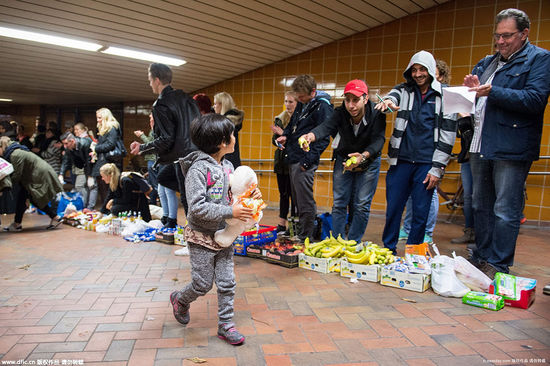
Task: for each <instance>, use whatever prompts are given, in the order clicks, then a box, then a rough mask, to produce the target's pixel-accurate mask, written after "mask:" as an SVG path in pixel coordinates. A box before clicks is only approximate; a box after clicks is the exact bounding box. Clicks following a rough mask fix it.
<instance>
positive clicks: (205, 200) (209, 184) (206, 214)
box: [179, 151, 233, 236]
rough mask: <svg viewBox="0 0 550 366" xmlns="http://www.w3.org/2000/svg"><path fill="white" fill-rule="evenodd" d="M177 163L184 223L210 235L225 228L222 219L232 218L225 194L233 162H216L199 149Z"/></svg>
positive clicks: (227, 189)
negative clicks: (182, 186) (184, 204)
mask: <svg viewBox="0 0 550 366" xmlns="http://www.w3.org/2000/svg"><path fill="white" fill-rule="evenodd" d="M179 163H180V166H181V169H182V172H183V175H184V177H185V192H186V197H187V204H188V205H189V209H188V212H186V214H187V222H188V225H189V227H190V228H191V229H193V230H195V231H198V232H201V233H204V234H207V235H212V236H213V235H214V233H215V232H216V231H217V230H220V229H223V228H224V227H225V219H230V218H232V217H233V208H232V207H231V201H230V198H229V194H228V191H229V174H232V173H233V164H231V162H229V161H228V160H226V159H222V161H221V164H218V162H217V161H216V160H215V159H214V158H213V157H211V156H210V155H208V154H206V153H204V152H202V151H194V152H192V153H190V154H188V155H187V156H186V157H185V158H183V159H179Z"/></svg>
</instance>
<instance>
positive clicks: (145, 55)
mask: <svg viewBox="0 0 550 366" xmlns="http://www.w3.org/2000/svg"><path fill="white" fill-rule="evenodd" d="M101 52H103V53H107V54H109V55H116V56H123V57H130V58H136V59H138V60H145V61H151V62H160V63H163V64H167V65H172V66H181V65H183V64H185V63H186V62H187V61H185V60H182V59H181V58H175V57H167V56H161V55H156V54H154V53H149V52H142V51H134V50H129V49H126V48H120V47H108V48H107V49H106V50H103V51H101Z"/></svg>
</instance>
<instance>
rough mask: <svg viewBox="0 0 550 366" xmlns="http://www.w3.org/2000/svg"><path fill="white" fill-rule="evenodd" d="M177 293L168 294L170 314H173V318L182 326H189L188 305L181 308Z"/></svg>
mask: <svg viewBox="0 0 550 366" xmlns="http://www.w3.org/2000/svg"><path fill="white" fill-rule="evenodd" d="M178 293H179V291H174V292H172V293H171V294H170V303H171V304H172V312H173V313H174V318H176V320H177V321H178V322H179V323H180V324H183V325H187V324H189V320H190V316H189V305H187V306H183V305H182V304H180V302H179V301H178Z"/></svg>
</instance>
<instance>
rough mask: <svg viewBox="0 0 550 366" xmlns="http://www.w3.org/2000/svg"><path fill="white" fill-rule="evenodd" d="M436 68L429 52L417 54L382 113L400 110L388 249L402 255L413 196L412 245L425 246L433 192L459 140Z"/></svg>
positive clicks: (385, 237) (392, 148)
mask: <svg viewBox="0 0 550 366" xmlns="http://www.w3.org/2000/svg"><path fill="white" fill-rule="evenodd" d="M435 69H436V63H435V59H434V57H433V55H432V54H431V53H429V52H426V51H420V52H417V53H416V54H414V55H413V56H412V58H411V60H410V61H409V64H408V66H407V68H406V69H405V72H404V73H403V76H404V77H405V80H406V82H405V83H402V84H400V85H397V86H395V87H394V88H393V89H392V90H391V91H390V93H389V94H388V95H386V96H385V97H384V98H383V101H381V102H380V103H378V104H377V105H376V109H379V110H382V111H384V112H386V113H388V112H394V111H397V118H396V119H395V124H394V129H393V133H392V136H391V138H390V142H389V146H388V155H389V158H390V169H389V170H388V174H387V175H386V202H387V208H386V225H385V227H384V232H383V234H382V241H383V242H384V246H385V247H387V248H390V249H391V250H393V251H394V253H396V246H397V241H398V238H399V226H400V223H401V216H402V215H403V209H404V207H405V204H406V202H407V199H408V196H409V195H410V196H411V197H412V202H413V207H412V209H413V220H412V225H411V231H410V233H409V237H408V240H407V244H421V243H422V241H423V239H424V231H425V229H426V222H427V219H428V214H429V211H430V202H431V198H432V194H433V190H434V189H435V187H436V186H437V184H438V183H439V181H440V180H441V178H443V174H444V171H445V167H446V166H447V163H448V162H449V159H450V157H451V151H452V149H453V145H454V142H455V138H456V117H455V116H451V115H444V114H443V112H442V108H441V107H442V98H441V97H442V90H441V88H442V87H441V83H440V82H439V81H437V79H436V76H435Z"/></svg>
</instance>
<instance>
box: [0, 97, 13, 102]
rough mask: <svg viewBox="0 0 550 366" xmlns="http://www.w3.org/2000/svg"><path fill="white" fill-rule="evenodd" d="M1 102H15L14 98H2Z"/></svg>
mask: <svg viewBox="0 0 550 366" xmlns="http://www.w3.org/2000/svg"><path fill="white" fill-rule="evenodd" d="M0 102H13V99H7V98H0Z"/></svg>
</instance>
